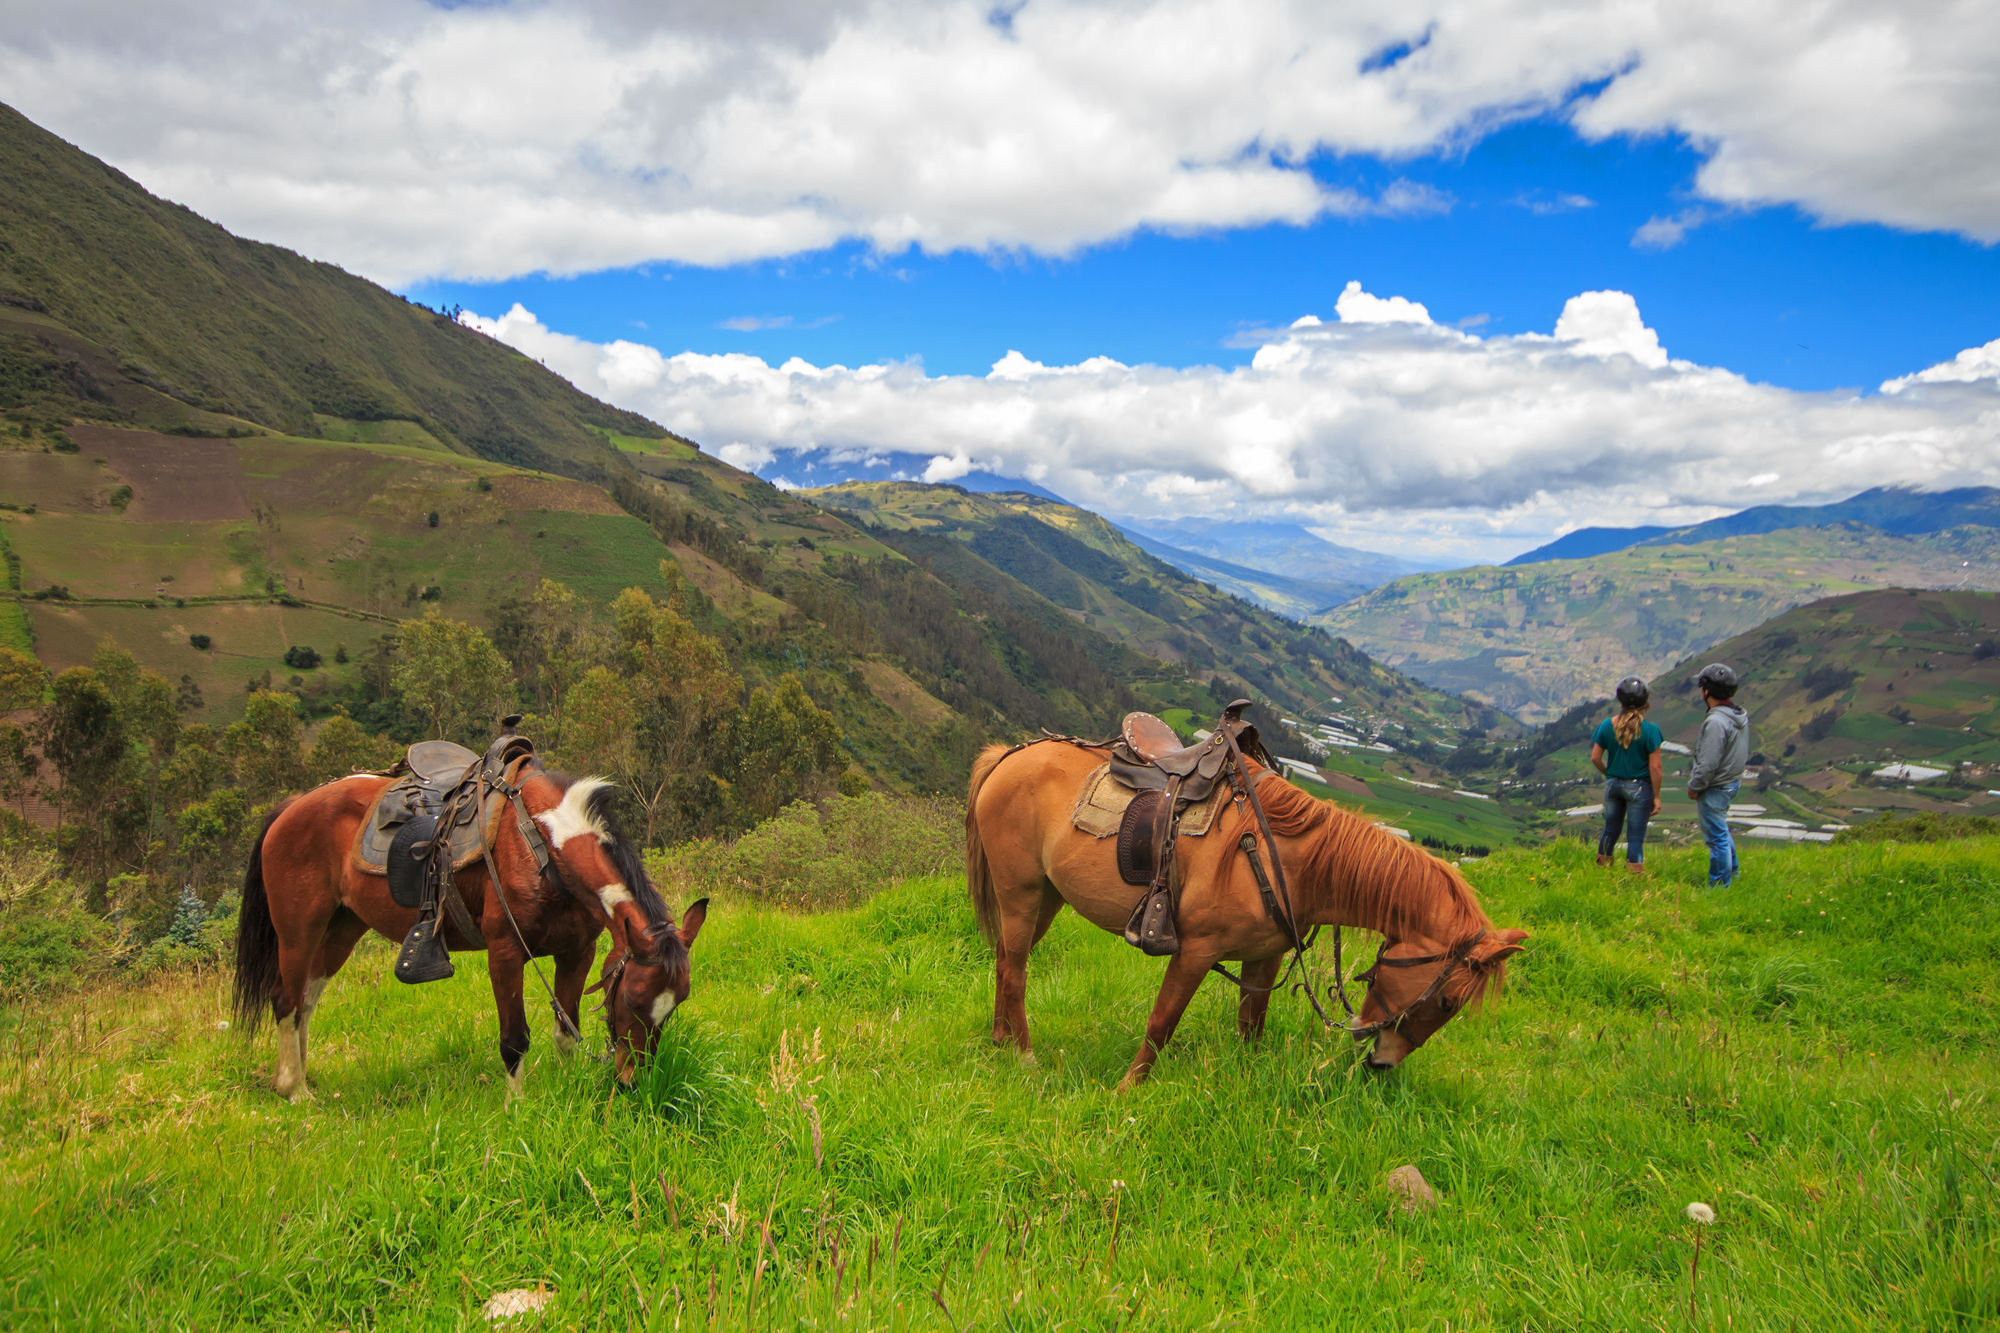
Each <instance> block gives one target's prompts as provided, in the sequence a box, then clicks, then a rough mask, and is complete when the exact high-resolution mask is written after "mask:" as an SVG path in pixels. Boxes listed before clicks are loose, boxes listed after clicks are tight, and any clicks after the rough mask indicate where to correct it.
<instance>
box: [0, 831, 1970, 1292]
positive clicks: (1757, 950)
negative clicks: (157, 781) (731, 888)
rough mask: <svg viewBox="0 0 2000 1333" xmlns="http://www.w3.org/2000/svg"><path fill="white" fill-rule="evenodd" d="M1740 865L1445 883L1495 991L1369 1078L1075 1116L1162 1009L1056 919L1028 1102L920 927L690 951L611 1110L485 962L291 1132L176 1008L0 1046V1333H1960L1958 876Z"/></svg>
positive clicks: (1018, 1071) (1090, 940) (726, 909)
mask: <svg viewBox="0 0 2000 1333" xmlns="http://www.w3.org/2000/svg"><path fill="white" fill-rule="evenodd" d="M1744 858H1745V876H1744V879H1743V880H1742V881H1741V882H1740V883H1739V885H1738V887H1737V888H1735V889H1733V890H1729V891H1725V892H1720V893H1709V892H1707V891H1705V890H1702V889H1700V888H1697V887H1695V885H1696V882H1697V881H1698V879H1699V877H1700V867H1699V866H1698V864H1697V861H1696V854H1694V853H1675V852H1669V853H1666V854H1663V855H1660V856H1658V857H1656V858H1654V860H1653V863H1652V865H1653V871H1654V878H1652V879H1650V880H1648V881H1645V882H1644V883H1643V884H1640V885H1635V884H1633V883H1631V882H1629V881H1627V880H1625V879H1624V878H1623V877H1614V876H1606V875H1603V874H1600V873H1599V872H1598V871H1597V870H1596V868H1595V867H1594V866H1593V865H1592V864H1591V863H1590V856H1589V854H1588V851H1587V849H1584V848H1582V847H1580V846H1577V845H1573V844H1564V845H1559V846H1555V847H1553V848H1551V849H1548V850H1545V851H1537V852H1506V853H1502V854H1500V855H1498V856H1496V857H1494V858H1493V859H1491V860H1489V861H1487V862H1485V863H1483V864H1482V865H1480V866H1479V867H1478V868H1477V869H1476V871H1475V872H1474V878H1475V879H1476V880H1477V882H1478V885H1479V887H1480V889H1481V891H1482V893H1483V894H1484V896H1485V899H1486V902H1487V904H1488V906H1489V908H1490V909H1491V910H1492V911H1493V912H1494V914H1495V916H1496V918H1498V919H1499V920H1501V921H1503V922H1505V923H1508V924H1520V925H1523V926H1525V927H1526V928H1528V929H1529V930H1531V931H1533V933H1534V939H1533V951H1532V952H1531V953H1529V954H1528V955H1527V956H1526V957H1525V958H1523V959H1521V960H1519V961H1518V962H1517V964H1516V967H1515V969H1514V974H1513V977H1512V979H1511V985H1510V988H1509V992H1508V994H1507V996H1506V997H1505V999H1504V1000H1503V1001H1502V1002H1501V1003H1500V1004H1499V1005H1498V1006H1496V1007H1495V1008H1493V1009H1492V1010H1490V1011H1489V1012H1488V1013H1486V1014H1483V1015H1479V1016H1475V1017H1472V1018H1468V1019H1466V1020H1461V1021H1458V1022H1455V1023H1454V1024H1452V1025H1451V1026H1450V1027H1449V1028H1447V1029H1446V1030H1445V1031H1444V1032H1443V1033H1442V1034H1441V1035H1440V1036H1438V1037H1437V1038H1436V1039H1435V1040H1434V1041H1433V1042H1432V1043H1431V1044H1430V1045H1429V1046H1428V1047H1426V1048H1425V1049H1424V1050H1422V1051H1420V1052H1418V1053H1417V1054H1416V1055H1415V1056H1413V1057H1412V1058H1411V1059H1410V1060H1409V1062H1408V1063H1407V1064H1406V1065H1405V1066H1404V1067H1403V1068H1402V1069H1401V1070H1400V1071H1398V1072H1397V1073H1395V1074H1393V1075H1390V1076H1387V1077H1380V1076H1375V1075H1371V1074H1369V1073H1368V1072H1366V1071H1365V1070H1364V1069H1362V1068H1360V1067H1359V1066H1358V1064H1357V1062H1356V1060H1355V1058H1354V1056H1353V1055H1352V1053H1351V1052H1350V1050H1349V1048H1348V1046H1347V1044H1346V1043H1344V1042H1343V1041H1341V1040H1339V1039H1337V1038H1334V1037H1331V1036H1328V1035H1325V1034H1323V1033H1321V1032H1319V1031H1317V1030H1315V1028H1314V1025H1313V1024H1311V1023H1310V1022H1309V1021H1308V1019H1309V1014H1308V1013H1307V1011H1305V1010H1304V1008H1303V1007H1302V1006H1301V1005H1300V1004H1299V1003H1298V1002H1297V1001H1295V1000H1291V999H1284V1000H1281V1001H1279V1002H1278V1003H1277V1004H1276V1005H1275V1006H1274V1011H1273V1017H1272V1024H1271V1030H1270V1032H1269V1034H1268V1036H1267V1038H1266V1040H1265V1042H1264V1044H1263V1045H1262V1046H1261V1047H1260V1048H1258V1049H1250V1050H1246V1049H1245V1048H1243V1047H1242V1046H1241V1045H1240V1044H1239V1043H1238V1042H1237V1040H1236V1039H1235V1037H1234V1035H1233V1024H1232V1021H1231V1020H1232V1017H1233V1010H1234V1004H1233V999H1232V997H1231V995H1230V994H1229V993H1228V991H1227V988H1226V987H1223V986H1221V985H1219V984H1217V985H1212V986H1210V987H1206V988H1204V990H1203V992H1202V993H1201V994H1200V995H1199V996H1197V998H1196V1000H1195V1002H1194V1004H1193V1005H1192V1006H1191V1008H1190V1010H1189V1013H1188V1015H1187V1018H1186V1020H1185V1021H1184V1023H1183V1025H1182V1027H1181V1032H1180V1035H1179V1036H1178V1037H1177V1038H1176V1040H1175V1042H1174V1044H1173V1045H1172V1046H1170V1047H1169V1048H1168V1050H1167V1052H1166V1054H1165V1056H1164V1057H1163V1059H1162V1060H1161V1063H1160V1065H1159V1067H1158V1070H1157V1072H1156V1075H1155V1077H1154V1080H1153V1081H1152V1083H1150V1084H1149V1085H1147V1086H1146V1087H1144V1088H1142V1089H1140V1090H1139V1091H1138V1092H1137V1093H1135V1094H1132V1095H1126V1096H1121V1095H1118V1094H1117V1093H1115V1092H1114V1091H1112V1086H1113V1084H1115V1082H1116V1080H1117V1078H1118V1076H1119V1074H1120V1072H1121V1071H1122V1069H1123V1067H1124V1065H1125V1063H1126V1061H1127V1060H1128V1059H1129V1057H1130V1055H1131V1053H1132V1048H1133V1045H1134V1042H1135V1039H1136V1033H1137V1031H1138V1028H1139V1025H1140V1024H1141V1022H1142V1021H1143V1017H1144V1014H1145V1010H1146V1007H1147V1004H1148V1003H1149V1001H1150V997H1151V993H1152V990H1153V987H1154V985H1155V984H1156V982H1157V978H1158V975H1159V971H1160V964H1159V963H1158V962H1157V961H1153V960H1146V959H1143V958H1141V957H1140V956H1139V955H1138V954H1136V953H1135V952H1133V951H1131V950H1129V949H1127V948H1125V947H1124V946H1123V945H1122V944H1120V943H1119V942H1117V941H1116V940H1115V939H1113V938H1112V937H1111V936H1109V935H1106V934H1103V933H1101V932H1098V931H1095V930H1093V929H1091V928H1089V927H1087V926H1085V925H1083V924H1081V923H1080V922H1079V921H1078V920H1077V919H1076V918H1075V917H1074V916H1073V915H1070V914H1064V916H1063V917H1061V918H1058V920H1057V923H1056V925H1055V927H1054V929H1053V930H1052V931H1051V933H1050V935H1049V937H1048V938H1047V939H1046V940H1045V941H1044V942H1043V944H1042V946H1041V948H1040V949H1039V950H1038V951H1037V953H1036V955H1035V959H1034V962H1033V964H1032V966H1031V970H1030V977H1029V990H1028V1011H1029V1015H1030V1020H1031V1023H1032V1024H1033V1025H1034V1028H1035V1033H1036V1038H1037V1047H1038V1050H1039V1053H1040V1057H1041V1060H1040V1064H1039V1066H1037V1067H1026V1066H1023V1065H1022V1064H1021V1063H1019V1062H1018V1061H1017V1060H1016V1059H1015V1057H1014V1056H1013V1055H1011V1054H1009V1053H1005V1052H999V1051H995V1050H993V1049H991V1048H990V1047H988V1046H987V1044H986V1042H985V1038H984V1033H985V1029H986V1027H987V1023H988V1017H989V1014H990V1005H991V983H990V969H989V965H988V964H987V962H986V961H985V958H984V955H983V953H982V950H981V948H980V946H979V944H978V941H977V937H976V935H975V933H974V931H973V929H972V923H971V921H970V917H969V913H968V911H967V909H966V907H965V905H964V902H963V897H962V887H961V885H960V884H959V883H958V882H957V881H956V880H922V881H915V882H911V883H908V884H905V885H904V886H902V887H901V888H898V889H894V890H891V891H889V892H886V893H883V894H881V895H879V896H877V897H876V898H874V899H873V900H872V901H870V902H868V903H867V904H865V905H863V906H861V907H859V908H857V909H854V910H852V911H847V912H840V913H828V914H823V915H819V916H813V917H801V916H793V915H786V914H782V913H779V912H776V911H772V910H769V909H764V908H759V907H756V906H754V905H752V904H750V903H747V902H744V901H736V900H732V901H729V902H725V903H723V904H722V905H721V906H720V908H719V910H718V911H717V912H716V913H715V914H714V915H713V916H712V917H711V925H710V926H709V929H708V931H707V932H706V933H705V934H704V935H703V937H702V939H701V941H700V944H699V946H698V947H697V949H696V951H695V958H696V976H695V992H694V996H693V998H692V1000H691V1001H690V1002H689V1004H688V1005H687V1007H686V1008H685V1009H684V1010H683V1011H682V1012H681V1014H680V1015H679V1016H678V1017H676V1019H675V1020H674V1023H673V1025H672V1028H671V1029H670V1037H669V1040H668V1042H667V1048H666V1052H665V1056H664V1059H663V1061H662V1067H661V1069H660V1070H659V1071H658V1072H657V1073H656V1074H654V1075H653V1076H652V1079H653V1081H652V1085H651V1086H650V1087H649V1088H648V1089H647V1090H646V1091H645V1092H644V1093H643V1094H642V1095H639V1096H630V1097H619V1098H609V1099H608V1098H607V1094H608V1092H609V1080H608V1075H607V1072H606V1070H605V1069H604V1067H603V1066H601V1065H599V1064H597V1063H594V1062H592V1061H589V1060H587V1059H581V1058H579V1059H575V1060H564V1059H562V1058H560V1057H557V1056H555V1055H553V1054H552V1053H551V1052H550V1050H549V1048H548V1045H547V1040H546V1035H545V1034H546V1030H547V1024H546V1022H545V1021H543V1020H542V1019H541V1018H537V1019H536V1020H535V1021H536V1041H537V1045H536V1048H535V1050H534V1052H533V1053H532V1054H531V1055H530V1057H529V1058H530V1062H531V1066H532V1067H531V1069H530V1072H529V1076H528V1088H529V1094H528V1097H527V1098H526V1100H524V1101H523V1102H521V1103H519V1104H517V1105H515V1106H514V1107H512V1108H507V1107H504V1106H503V1105H502V1085H501V1082H500V1080H499V1077H498V1065H497V1060H496V1057H495V1054H494V1038H495V1028H494V1019H493V1011H492V1002H491V998H490V995H489V993H488V991H487V988H486V984H485V980H484V978H483V977H482V976H481V975H480V973H481V969H480V968H479V966H478V960H477V959H476V958H471V957H463V956H462V957H461V961H460V973H459V976H458V977H457V978H456V979H454V980H452V981H450V982H447V983H442V984H439V985H435V986H429V987H424V988H420V989H409V988H404V987H401V986H398V985H396V984H395V983H394V982H393V981H390V980H389V979H388V978H387V976H386V972H387V968H388V964H389V961H390V958H391V952H390V950H389V948H388V946H387V945H386V944H377V945H372V946H369V947H368V948H367V949H366V950H365V951H364V952H363V953H362V954H361V955H360V956H358V957H357V958H356V960H355V961H354V962H353V963H352V964H350V966H349V969H348V971H347V972H345V973H343V974H342V976H341V977H340V978H339V979H338V980H337V981H336V982H335V983H334V985H333V986H332V988H331V989H330V990H329V992H328V995H327V1001H326V1005H325V1008H324V1009H323V1010H322V1011H321V1015H320V1017H319V1018H318V1020H317V1021H316V1023H315V1028H314V1050H313V1061H314V1064H313V1072H314V1079H315V1083H316V1087H317V1091H318V1098H319V1099H318V1101H316V1102H314V1103H312V1104H310V1105H304V1106H298V1107H292V1106H287V1105H285V1104H284V1103H282V1102H279V1101H277V1100H276V1099H275V1098H274V1097H273V1096H272V1094H271V1093H270V1092H269V1090H268V1086H267V1084H266V1080H267V1079H268V1077H269V1073H270V1069H269V1061H270V1038H269V1036H268V1035H264V1036H261V1037H260V1038H259V1039H258V1040H257V1041H256V1042H254V1043H252V1044H251V1045H249V1046H245V1045H244V1044H242V1043H240V1042H239V1041H238V1040H237V1039H236V1037H235V1036H234V1035H233V1034H230V1033H221V1032H217V1031H216V1030H215V1024H216V1022H217V1021H218V1020H219V1019H221V1018H222V1017H223V1016H224V1007H223V1005H224V987H223V984H222V979H221V978H219V977H215V976H204V977H182V978H180V979H176V980H171V981H168V982H163V983H158V984H155V985H154V986H152V987H150V988H148V989H144V990H136V991H127V990H109V991H104V992H100V993H95V994H92V995H89V996H86V997H81V998H66V999H50V1000H45V1001H43V1002H42V1003H40V1004H39V1005H37V1006H35V1007H33V1008H29V1009H26V1010H18V1009H17V1010H11V1011H0V1020H4V1032H0V1145H4V1147H3V1148H0V1152H4V1156H0V1172H4V1179H5V1186H6V1187H5V1189H4V1191H0V1311H4V1315H0V1318H4V1320H5V1322H7V1323H8V1324H9V1325H11V1326H15V1327H54V1326H62V1327H66V1328H67V1327H78V1328H82V1327H100V1326H102V1327H109V1326H130V1325H139V1324H145V1325H148V1326H160V1327H189V1326H198V1327H204V1328H222V1327H238V1326H246V1325H253V1324H254V1325H269V1324H280V1323H282V1324H286V1325H289V1326H299V1327H347V1328H361V1327H395V1328H428V1327H460V1326H466V1325H470V1324H477V1323H478V1322H479V1321H478V1319H477V1315H476V1311H477V1309H478V1307H479V1305H480V1303H481V1302H482V1301H483V1300H484V1299H485V1298H486V1297H487V1295H488V1294H489V1293H491V1292H493V1291H495V1290H502V1289H507V1288H514V1287H523V1286H533V1285H535V1284H537V1283H546V1284H547V1285H548V1286H549V1287H550V1288H551V1289H552V1290H553V1291H554V1292H555V1293H556V1297H555V1305H554V1307H553V1309H552V1311H551V1315H550V1319H549V1323H550V1324H551V1325H552V1326H554V1325H560V1326H563V1327H594V1328H603V1327H635V1328H636V1327H653V1328H672V1327H675V1326H677V1325H679V1326H706V1325H709V1324H715V1325H719V1326H724V1327H766V1326H768V1327H793V1326H804V1325H806V1324H808V1323H809V1324H810V1325H811V1326H813V1327H819V1328H825V1327H830V1326H835V1325H839V1326H844V1327H856V1328H859V1327H897V1328H905V1327H908V1328H947V1327H958V1328H1009V1329H1026V1328H1111V1327H1146V1328H1153V1327H1162V1328H1194V1327H1234V1328H1259V1329H1261V1328H1281V1327H1294V1328H1296V1327H1319V1328H1359V1327H1369V1328H1378V1327H1379V1328H1397V1329H1417V1328H1428V1329H1440V1330H1442V1329H1444V1328H1446V1327H1449V1328H1451V1329H1475V1330H1476V1329H1518V1328H1522V1327H1528V1328H1534V1329H1552V1328H1592V1329H1595V1328H1603V1329H1630V1328H1679V1327H1682V1326H1684V1325H1687V1324H1688V1323H1689V1322H1690V1318H1691V1317H1692V1318H1691V1322H1692V1325H1693V1326H1694V1327H1699V1328H1704V1329H1707V1328H1715V1329H1722V1328H1732V1329H1739V1330H1752V1329H1789V1328H1795V1327H1796V1328H1813V1329H1911V1328H1927V1329H1928V1328H1966V1329H1970V1328H1976V1327H1991V1326H1992V1325H1993V1322H1994V1321H1995V1319H1996V1318H2000V1247H1997V1246H1996V1239H1995V1237H1996V1232H1995V1222H1996V1206H1995V1205H1996V1185H1995V1178H1994V1172H1995V1170H1996V1164H1995V1159H1994V1154H1995V1142H1996V1138H2000V1116H1996V1112H1995V1106H1994V1102H1993V1099H1992V1095H1991V1092H1990V1091H1989V1090H1990V1089H1991V1088H1992V1087H1993V1086H1994V1085H1995V1083H1996V1078H1997V1076H2000V1068H1996V1064H2000V1061H1996V1048H1995V1003H1996V1000H2000V980H1996V975H1995V972H1994V970H1993V967H1992V958H1993V956H1994V953H1995V951H1996V949H2000V888H1996V878H2000V840H1990V839H1989V840H1983V841H1972V842H1959V843H1952V844H1943V845H1935V846H1921V847H1916V846H1897V845H1881V846H1866V847H1853V848H1825V847H1801V848H1794V847H1774V848H1767V847H1761V846H1752V847H1747V848H1745V849H1744ZM530 984H531V995H532V993H533V992H532V983H530ZM529 1003H530V1009H531V1011H533V1010H535V1009H536V1008H538V1007H539V1002H538V1001H536V1000H535V999H532V998H531V999H530V1002H529ZM815 1124H817V1135H816V1134H815V1128H814V1127H815ZM816 1139H817V1146H816ZM1404 1163H1414V1164H1416V1165H1417V1166H1418V1167H1420V1168H1421V1169H1422V1171H1423V1172H1424V1174H1425V1175H1426V1176H1427V1177H1428V1178H1429V1179H1430V1181H1431V1182H1432V1183H1433V1184H1434V1185H1435V1186H1436V1187H1437V1189H1438V1192H1439V1194H1440V1196H1441V1198H1442V1206H1441V1207H1440V1208H1439V1209H1437V1210H1436V1211H1435V1212H1432V1213H1429V1214H1424V1215H1419V1216H1414V1217H1405V1216H1403V1215H1401V1214H1400V1213H1399V1212H1398V1211H1397V1210H1396V1209H1395V1208H1394V1207H1393V1206H1392V1202H1391V1199H1390V1197H1389V1196H1388V1194H1387V1193H1386V1191H1385V1190H1384V1188H1383V1186H1382V1183H1381V1182H1382V1180H1383V1177H1384V1175H1385V1174H1386V1173H1387V1172H1388V1171H1389V1170H1390V1169H1391V1168H1393V1167H1396V1166H1399V1165H1402V1164H1404ZM662 1181H664V1182H665V1184H666V1185H667V1186H668V1187H669V1188H671V1189H672V1190H673V1191H674V1198H675V1204H674V1212H673V1213H672V1214H669V1212H668V1209H667V1206H666V1204H665V1202H664V1199H663V1195H662V1189H661V1184H662ZM1692 1200H1701V1201H1703V1202H1706V1203H1708V1204H1710V1205H1712V1206H1713V1207H1714V1209H1715V1211H1716V1213H1717V1216H1718V1220H1717V1223H1716V1225H1715V1226H1714V1227H1712V1228H1710V1229H1709V1230H1708V1231H1707V1232H1706V1233H1705V1234H1704V1236H1703V1241H1704V1244H1703V1250H1702V1256H1701V1265H1700V1284H1699V1290H1698V1292H1695V1293H1692V1299H1691V1292H1690V1284H1689V1259H1690V1258H1691V1250H1690V1244H1691V1241H1692V1239H1693V1236H1692V1226H1691V1224H1690V1223H1689V1222H1687V1221H1686V1220H1684V1218H1683V1216H1682V1210H1683V1208H1684V1207H1685V1205H1686V1204H1687V1203H1688V1202H1690V1201H1692ZM766 1222H768V1224H769V1238H770V1239H769V1246H768V1248H766V1247H765V1246H764V1245H763V1243H762V1236H763V1224H764V1223H766ZM676 1223H677V1225H676ZM1114 1244H1115V1253H1114ZM947 1308H948V1311H949V1313H948V1314H947Z"/></svg>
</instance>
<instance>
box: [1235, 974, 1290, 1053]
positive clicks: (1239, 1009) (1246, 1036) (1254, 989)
mask: <svg viewBox="0 0 2000 1333" xmlns="http://www.w3.org/2000/svg"><path fill="white" fill-rule="evenodd" d="M1284 961H1285V956H1284V955H1283V954H1278V955H1276V956H1275V957H1271V958H1260V959H1258V960H1257V961H1256V962H1254V963H1245V964H1244V965H1243V998H1242V1000H1241V1001H1239V1002H1238V1003H1237V1005H1236V1030H1237V1031H1238V1032H1240V1033H1242V1034H1243V1040H1244V1041H1245V1042H1246V1043H1248V1042H1253V1041H1256V1040H1257V1039H1258V1038H1259V1037H1262V1036H1263V1035H1264V1011H1265V1010H1267V1009H1269V1008H1270V1007H1271V987H1272V986H1273V985H1275V984H1276V983H1277V980H1278V964H1280V963H1282V962H1284Z"/></svg>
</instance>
